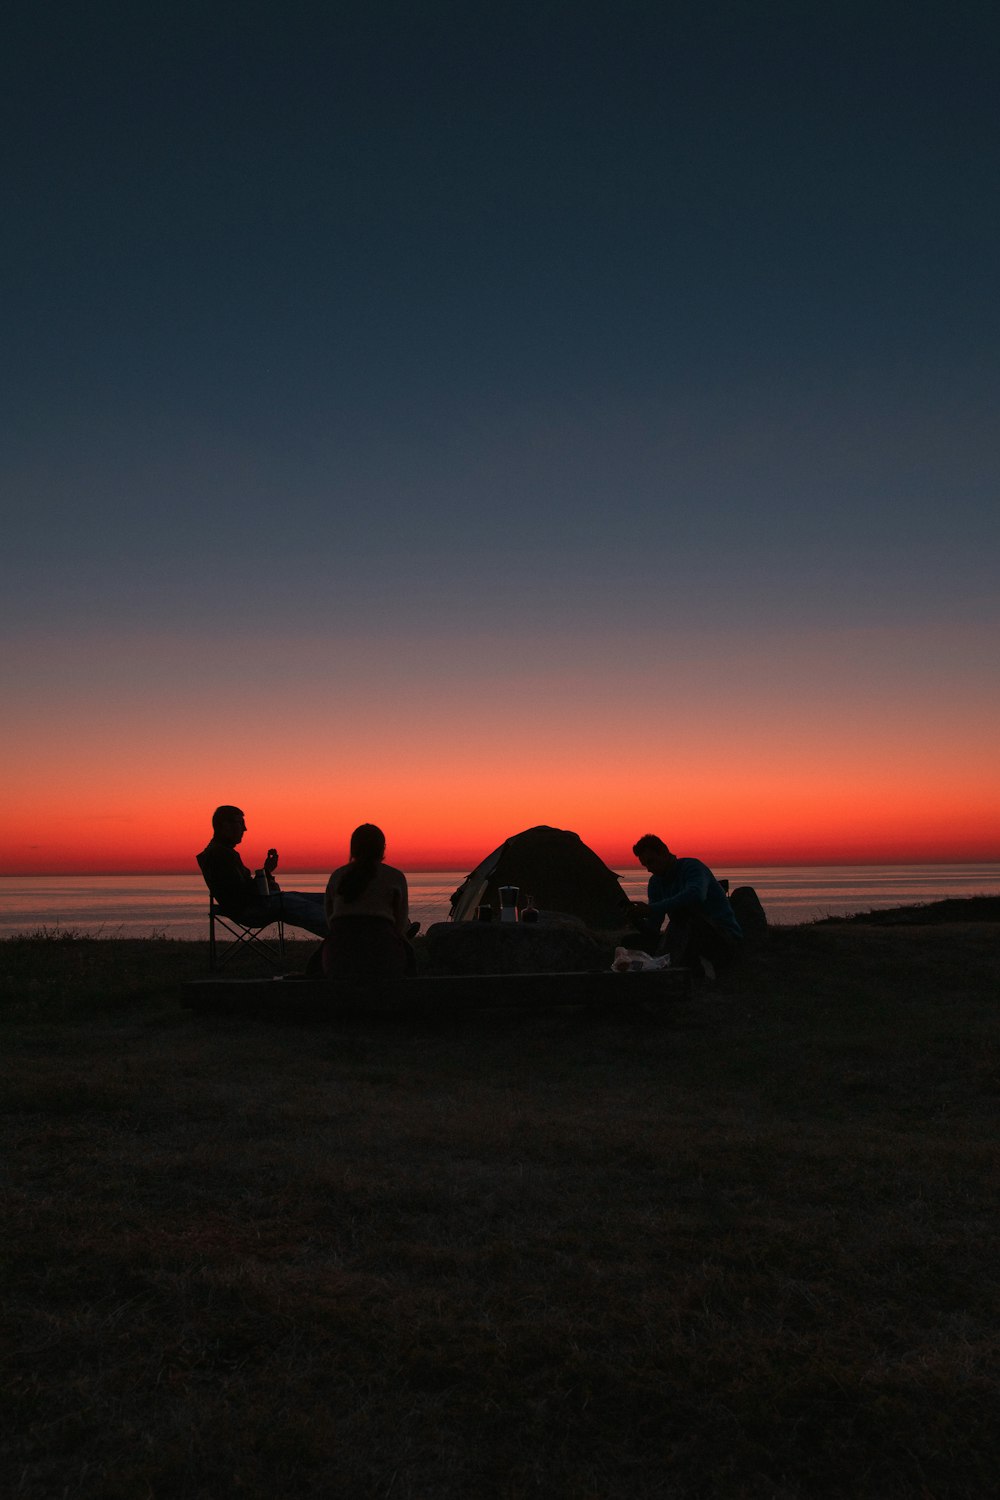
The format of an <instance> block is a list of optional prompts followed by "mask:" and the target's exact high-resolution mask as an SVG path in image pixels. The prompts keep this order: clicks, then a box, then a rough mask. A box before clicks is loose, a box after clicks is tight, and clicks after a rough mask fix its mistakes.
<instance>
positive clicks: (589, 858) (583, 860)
mask: <svg viewBox="0 0 1000 1500" xmlns="http://www.w3.org/2000/svg"><path fill="white" fill-rule="evenodd" d="M502 885H516V886H518V887H519V889H520V892H521V900H522V901H523V900H524V898H525V896H529V895H530V896H531V897H532V898H533V899H534V902H535V905H536V906H538V907H540V908H542V909H543V910H545V911H559V912H567V913H569V914H570V915H571V916H575V917H579V918H580V919H581V920H582V921H583V922H585V923H586V924H587V926H588V927H597V928H604V929H609V930H610V929H615V928H620V927H625V926H627V925H628V922H629V914H630V913H629V900H628V897H627V896H626V895H625V892H624V891H623V890H622V888H621V883H620V879H619V877H618V876H617V875H616V874H615V872H614V871H613V870H609V869H608V867H607V865H606V864H605V863H604V861H603V860H602V859H601V858H599V856H598V855H596V854H595V853H594V851H593V849H588V847H587V845H586V844H585V843H584V842H583V840H582V839H581V838H580V835H579V834H577V833H571V832H569V831H568V830H567V829H564V828H547V827H546V826H545V825H544V824H542V825H540V826H539V827H537V828H526V829H525V830H524V832H523V833H515V834H513V835H512V836H511V837H510V838H509V839H506V840H505V841H504V843H502V844H501V845H500V847H499V849H494V851H493V853H492V854H490V855H487V857H486V859H484V860H483V861H482V863H481V864H479V865H477V866H476V868H475V869H474V870H473V871H472V874H471V875H467V876H466V878H465V880H464V881H463V882H462V884H461V885H460V886H459V888H458V890H457V891H456V892H455V894H454V895H453V896H452V898H451V920H452V921H453V922H468V921H471V920H472V918H473V917H474V916H475V914H476V907H477V906H480V905H483V904H487V905H490V906H492V907H493V909H494V911H496V910H497V907H498V905H499V896H498V895H497V891H498V888H499V887H500V886H502Z"/></svg>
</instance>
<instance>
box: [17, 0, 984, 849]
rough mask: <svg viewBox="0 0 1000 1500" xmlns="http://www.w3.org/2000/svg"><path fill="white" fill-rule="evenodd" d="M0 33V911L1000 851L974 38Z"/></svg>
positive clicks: (317, 15)
mask: <svg viewBox="0 0 1000 1500" xmlns="http://www.w3.org/2000/svg"><path fill="white" fill-rule="evenodd" d="M5 26H6V35H5V44H4V48H3V49H2V50H3V58H2V61H0V84H2V87H0V123H2V126H3V137H4V145H3V166H2V170H3V177H4V180H3V184H2V186H3V201H4V203H5V205H6V208H5V213H4V218H5V224H4V227H3V231H2V234H0V271H2V276H0V287H2V293H0V295H2V298H3V343H2V347H3V350H4V353H3V359H2V366H0V368H2V377H0V378H2V381H3V391H2V397H3V399H2V402H0V424H2V428H0V503H2V506H3V532H2V534H3V546H2V549H0V582H2V599H0V610H2V618H3V637H4V649H3V653H2V661H0V707H2V722H0V756H2V765H3V798H2V804H0V867H2V868H3V869H4V871H5V872H6V873H63V872H67V873H68V872H79V873H82V872H95V873H99V872H118V871H122V872H125V871H136V872H138V871H170V870H177V871H188V870H190V869H192V868H193V866H192V855H193V853H194V852H195V851H196V850H198V849H200V848H201V847H202V845H203V844H204V843H205V842H206V840H207V838H208V835H209V831H210V830H209V817H210V814H211V811H212V808H213V807H214V806H215V805H216V804H218V803H223V802H225V803H235V804H237V805H239V806H240V807H242V808H243V809H244V810H245V812H246V815H247V823H248V834H247V838H246V840H245V844H244V848H243V852H244V856H245V857H246V858H247V861H248V863H251V862H253V861H254V860H257V861H258V862H259V860H260V858H261V857H262V855H263V852H264V850H265V849H266V848H267V847H268V846H269V845H272V844H274V845H276V846H277V847H278V848H279V850H280V851H281V855H282V864H283V866H284V867H285V868H286V869H292V868H298V869H304V870H317V871H323V870H328V869H330V868H333V866H334V865H336V864H338V863H340V862H341V860H342V859H343V857H344V855H345V851H346V845H347V841H348V838H349V835H350V831H351V829H352V828H353V827H354V826H355V825H356V824H357V823H359V822H362V821H373V822H377V823H378V824H380V826H381V827H383V828H384V830H385V832H386V835H387V839H388V845H389V852H388V857H389V858H390V859H392V860H393V861H394V862H396V863H399V864H402V865H403V866H404V867H409V868H413V869H419V868H433V867H463V866H464V867H471V865H473V864H474V863H476V862H478V860H479V859H481V858H482V857H483V856H484V855H485V854H486V853H487V852H488V851H489V850H490V849H491V848H493V847H494V846H495V845H496V844H498V843H500V842H501V841H502V840H503V838H505V837H506V836H507V835H509V834H512V833H515V832H518V831H519V830H520V829H522V828H526V827H530V826H531V825H533V824H535V823H550V824H554V825H556V826H559V827H565V828H572V829H574V830H575V831H576V832H577V833H579V834H580V835H581V837H582V838H584V840H585V841H586V842H587V843H589V844H591V845H592V846H593V847H594V848H595V849H597V850H598V852H599V853H601V854H602V855H603V856H604V857H605V858H606V859H608V861H609V862H610V863H613V864H619V865H620V864H621V863H622V862H623V861H625V863H630V862H631V863H634V861H632V860H631V855H630V854H629V851H630V849H631V845H632V843H633V842H634V840H635V839H636V838H637V837H638V836H639V834H641V833H644V832H647V831H653V832H656V833H659V834H660V835H661V836H662V837H664V838H665V839H666V840H667V842H668V843H669V844H670V845H671V847H673V848H674V849H676V850H677V851H678V852H679V853H688V854H698V855H700V856H701V857H703V858H707V859H709V860H710V861H711V860H727V861H732V862H735V861H744V862H775V863H787V862H804V863H816V862H837V861H844V862H862V861H873V862H884V861H900V862H902V861H910V860H913V861H926V860H933V859H939V860H998V859H1000V782H998V777H997V772H996V760H997V753H996V745H997V742H998V739H1000V692H998V687H1000V683H998V677H1000V670H998V665H1000V652H998V639H1000V635H998V625H1000V590H998V583H997V579H998V567H997V562H998V555H1000V548H998V543H1000V504H998V491H1000V436H998V434H1000V422H998V417H997V412H998V395H1000V337H998V335H1000V298H998V296H997V265H998V253H1000V244H998V242H1000V191H998V189H1000V170H998V169H1000V124H998V115H997V109H996V98H997V78H996V72H997V58H998V55H1000V54H998V45H997V44H998V42H1000V17H998V14H997V11H996V8H995V6H993V5H992V4H986V3H983V4H971V3H963V0H957V3H955V4H952V5H949V6H947V7H946V6H943V5H941V4H940V3H937V4H934V5H929V4H923V3H920V0H906V3H902V0H901V3H880V0H867V3H864V4H855V3H853V0H843V3H839V4H837V5H824V6H819V5H809V4H803V3H801V0H796V3H783V0H769V3H760V4H757V3H753V0H743V3H721V0H692V3H678V4H672V3H670V0H659V3H643V0H631V3H630V0H614V3H588V0H575V3H572V4H571V3H559V4H555V3H548V0H534V3H532V4H530V5H527V4H521V3H519V0H510V3H503V4H497V5H494V6H492V7H488V8H482V7H479V6H474V5H471V4H469V3H467V0H463V3H454V0H420V3H416V0H408V3H400V0H340V3H336V0H330V3H327V4H322V5H321V4H305V3H301V0H284V3H283V4H281V5H280V6H279V5H277V4H274V3H269V4H258V3H254V0H240V3H238V4H222V3H210V0H199V3H193V0H187V3H186V0H173V3H171V4H170V5H169V6H166V5H162V4H158V3H155V0H154V3H151V4H149V5H144V6H137V5H134V4H122V3H116V0H107V3H104V4H102V5H99V6H94V7H83V6H79V5H71V4H69V3H60V4H55V3H48V0H40V3H39V0H36V3H33V4H31V5H30V6H28V5H27V4H26V3H23V0H14V4H13V6H12V7H11V11H10V19H9V20H8V21H7V22H6V23H5Z"/></svg>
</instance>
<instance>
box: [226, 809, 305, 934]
mask: <svg viewBox="0 0 1000 1500" xmlns="http://www.w3.org/2000/svg"><path fill="white" fill-rule="evenodd" d="M246 831H247V825H246V819H245V818H244V816H243V813H242V812H241V810H240V809H239V808H238V807H229V806H223V807H217V808H216V809H215V812H214V813H213V814H212V839H211V842H210V843H209V844H207V845H206V847H205V848H204V849H203V850H202V851H201V853H200V854H199V856H198V864H199V865H200V866H201V871H202V874H203V875H204V877H205V884H206V885H207V886H208V888H209V890H210V891H211V892H212V895H213V896H214V897H215V899H216V901H217V902H218V904H219V910H220V911H221V912H222V915H223V916H224V917H233V918H234V919H235V920H236V921H237V922H242V923H243V925H244V926H245V927H264V926H266V925H267V923H268V922H277V921H278V920H279V918H280V919H281V920H282V921H284V922H287V923H288V925H289V926H290V927H303V928H305V930H306V932H311V933H314V934H315V936H316V937H326V931H327V927H326V908H325V905H324V901H323V897H322V896H321V895H320V894H319V893H318V892H317V893H316V894H315V895H310V894H309V893H308V892H305V891H283V890H282V889H281V887H280V886H279V885H278V882H277V881H276V880H274V879H273V878H272V877H273V875H274V872H275V870H276V869H277V868H278V851H277V849H269V850H268V851H267V858H266V859H265V860H264V863H263V865H262V866H261V868H260V869H259V870H257V871H256V872H254V873H251V871H250V870H248V869H247V867H246V865H245V864H244V863H243V861H242V860H241V859H240V857H239V855H238V854H237V852H236V845H237V844H238V843H240V842H241V841H242V838H243V835H244V834H245V833H246ZM262 876H263V878H264V880H265V881H266V883H267V893H266V894H265V893H264V892H263V891H261V890H258V882H259V881H260V878H261V877H262Z"/></svg>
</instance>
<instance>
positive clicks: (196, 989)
mask: <svg viewBox="0 0 1000 1500" xmlns="http://www.w3.org/2000/svg"><path fill="white" fill-rule="evenodd" d="M182 991H183V994H182V1004H183V1005H185V1006H186V1007H187V1008H188V1009H189V1010H196V1011H206V1012H212V1013H214V1014H217V1015H246V1016H257V1017H260V1018H263V1019H267V1020H323V1019H326V1020H334V1019H338V1018H340V1017H345V1016H348V1015H397V1016H402V1015H405V1014H407V1013H408V1012H413V1011H416V1010H420V1011H421V1012H427V1011H434V1010H439V1009H440V1010H442V1011H473V1010H479V1009H485V1008H486V1007H489V1006H520V1007H522V1008H525V1009H531V1010H534V1009H540V1008H541V1007H543V1006H553V1005H570V1006H574V1005H576V1006H581V1005H602V1006H605V1005H614V1004H619V1003H620V1004H621V1005H622V1006H623V1007H625V1006H629V1005H632V1004H640V1005H642V1006H643V1007H644V1008H645V1007H647V1006H657V1005H659V1004H661V1003H663V1002H666V1001H670V1000H683V999H688V998H689V997H690V996H691V994H692V992H693V983H692V976H691V970H690V969H659V970H655V971H646V972H644V973H638V974H615V973H612V972H611V971H610V970H600V971H598V972H581V973H575V974H420V975H417V976H416V977H415V978H413V979H395V980H392V981H389V982H385V981H383V982H377V981H364V980H345V979H340V980H329V979H314V978H312V977H303V976H301V975H279V976H277V977H276V978H274V979H230V978H228V977H221V976H218V977H217V976H213V977H211V978H206V979H192V980H189V981H188V982H187V983H186V984H185V985H183V986H182Z"/></svg>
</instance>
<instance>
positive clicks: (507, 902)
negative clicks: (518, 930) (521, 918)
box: [497, 885, 521, 922]
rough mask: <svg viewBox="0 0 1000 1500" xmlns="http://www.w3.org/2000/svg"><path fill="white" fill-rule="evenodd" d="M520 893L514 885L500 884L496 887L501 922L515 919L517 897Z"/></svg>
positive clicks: (514, 920)
mask: <svg viewBox="0 0 1000 1500" xmlns="http://www.w3.org/2000/svg"><path fill="white" fill-rule="evenodd" d="M520 894H521V892H520V890H519V889H518V887H517V886H516V885H501V886H498V888H497V895H498V896H499V897H500V920H501V922H516V921H517V898H518V896H519V895H520Z"/></svg>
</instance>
